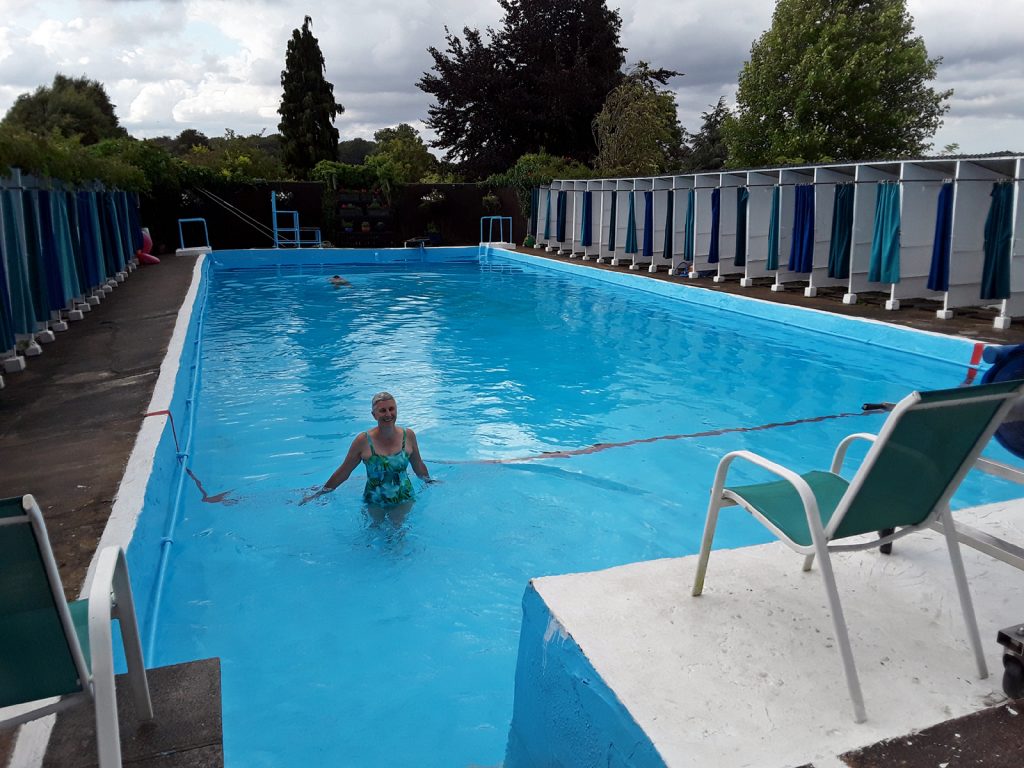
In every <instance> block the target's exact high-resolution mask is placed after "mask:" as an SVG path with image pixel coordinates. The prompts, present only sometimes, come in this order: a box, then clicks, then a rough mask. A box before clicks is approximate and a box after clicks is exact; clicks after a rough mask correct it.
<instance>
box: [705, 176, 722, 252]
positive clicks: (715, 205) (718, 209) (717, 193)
mask: <svg viewBox="0 0 1024 768" xmlns="http://www.w3.org/2000/svg"><path fill="white" fill-rule="evenodd" d="M721 215H722V190H721V189H718V188H717V187H716V188H715V189H713V190H711V245H710V246H709V247H708V263H709V264H717V263H718V232H719V229H720V221H721Z"/></svg>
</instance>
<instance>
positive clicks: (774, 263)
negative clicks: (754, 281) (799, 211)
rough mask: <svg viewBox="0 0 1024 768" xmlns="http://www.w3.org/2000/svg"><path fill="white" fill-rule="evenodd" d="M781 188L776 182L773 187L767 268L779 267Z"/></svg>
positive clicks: (775, 268)
mask: <svg viewBox="0 0 1024 768" xmlns="http://www.w3.org/2000/svg"><path fill="white" fill-rule="evenodd" d="M780 192H781V189H780V188H779V185H778V184H776V185H775V186H774V187H772V210H771V213H770V214H768V216H769V219H768V263H767V264H766V265H765V267H766V269H770V270H777V269H778V268H779V197H780Z"/></svg>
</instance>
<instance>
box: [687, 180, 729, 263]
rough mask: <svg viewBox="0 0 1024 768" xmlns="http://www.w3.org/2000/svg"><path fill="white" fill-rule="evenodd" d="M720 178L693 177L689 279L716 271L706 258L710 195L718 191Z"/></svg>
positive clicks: (709, 236) (709, 231)
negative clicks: (691, 249) (692, 243)
mask: <svg viewBox="0 0 1024 768" xmlns="http://www.w3.org/2000/svg"><path fill="white" fill-rule="evenodd" d="M720 177H721V174H718V173H698V174H697V175H696V176H695V177H694V206H693V211H694V217H693V230H694V248H693V263H692V264H691V265H690V277H698V276H699V275H700V273H701V272H717V271H718V265H717V264H713V263H712V262H710V261H708V256H710V255H711V194H712V192H714V190H716V189H718V183H719V180H720ZM719 251H721V249H719Z"/></svg>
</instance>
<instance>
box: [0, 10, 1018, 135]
mask: <svg viewBox="0 0 1024 768" xmlns="http://www.w3.org/2000/svg"><path fill="white" fill-rule="evenodd" d="M608 4H609V6H610V7H612V8H618V9H619V11H620V13H621V16H622V44H623V45H624V46H625V47H626V48H627V53H626V60H627V63H632V62H634V61H636V60H637V59H641V58H642V59H644V60H646V61H648V62H650V63H651V64H652V65H654V66H657V67H667V68H670V69H675V70H678V71H680V72H684V73H685V77H682V78H678V79H676V80H675V81H673V82H672V83H671V85H672V86H673V87H674V88H675V89H676V92H677V102H678V104H679V116H680V120H681V121H682V123H683V127H685V128H686V129H688V130H690V131H696V130H697V129H698V128H699V127H700V124H701V118H700V114H701V112H704V111H706V110H707V109H708V108H709V107H711V106H713V105H714V104H715V102H716V101H717V100H718V97H719V96H725V97H726V99H727V100H728V101H729V102H730V103H731V102H732V101H733V99H734V98H735V89H736V77H737V74H738V72H739V70H740V68H741V66H742V65H743V62H744V61H745V60H746V58H747V56H748V54H749V51H750V45H751V43H752V42H753V41H754V40H755V39H756V38H757V37H758V36H759V35H760V34H761V33H762V32H763V31H764V30H765V29H766V28H767V27H768V26H769V24H770V23H771V13H772V9H773V8H774V3H773V2H771V1H770V0H618V1H616V0H609V3H608ZM908 5H909V9H910V12H911V14H912V15H913V17H914V19H915V22H916V30H917V32H918V34H920V35H921V36H923V37H924V40H925V43H926V45H927V47H928V53H929V55H931V56H941V57H942V58H943V63H942V65H941V66H940V68H939V76H938V81H937V82H936V83H935V87H936V88H954V89H955V93H954V95H953V98H952V100H951V102H950V104H951V108H950V110H949V112H948V114H947V115H946V118H945V125H944V126H943V127H942V128H941V129H940V130H939V133H938V134H937V135H936V137H935V149H936V151H938V150H941V149H942V147H943V146H945V145H946V144H950V143H954V142H955V143H958V144H959V145H960V151H961V152H964V153H981V152H994V151H999V150H1014V151H1024V2H1021V0H1010V2H1006V0H1001V1H1000V2H995V0H969V1H968V2H965V1H964V0H910V2H909V4H908ZM0 7H2V9H3V14H2V17H0V113H5V112H6V111H7V109H8V108H9V107H10V105H11V104H12V103H13V102H14V100H15V98H17V96H18V95H19V94H21V93H25V92H31V91H33V90H35V88H36V87H38V86H39V85H44V84H50V83H51V82H52V81H53V76H54V74H55V73H57V72H61V73H63V74H66V75H69V76H81V75H85V76H87V77H89V78H91V79H94V80H99V81H100V82H102V83H103V84H104V86H105V87H106V89H107V93H108V94H109V95H110V97H111V100H112V101H113V102H114V104H115V105H116V108H117V114H118V117H119V119H120V121H121V124H122V125H123V126H125V127H126V128H127V129H128V131H129V132H130V133H131V134H132V135H134V136H138V137H140V138H142V137H150V136H160V135H169V136H175V135H177V134H178V133H180V132H181V131H182V130H184V129H185V128H195V129H198V130H200V131H202V132H203V133H205V134H207V135H208V136H220V135H223V133H224V130H225V129H227V128H231V129H233V130H235V131H236V132H238V133H244V134H249V133H257V132H259V131H262V130H265V131H266V132H267V133H274V132H275V131H276V130H277V121H278V116H277V112H276V110H277V105H278V102H279V99H280V96H281V86H280V75H281V69H282V67H283V65H284V54H285V48H286V45H287V42H288V39H289V37H290V35H291V32H292V30H293V29H295V28H296V27H299V26H301V24H302V20H303V17H304V16H305V15H306V14H308V15H310V16H311V17H312V18H313V34H314V35H315V36H316V37H317V38H318V39H319V40H320V47H321V49H322V51H323V54H324V59H325V61H326V64H327V79H328V80H329V81H330V82H332V83H333V84H334V93H335V96H336V97H337V99H338V101H340V102H341V103H342V104H343V105H344V106H345V113H344V115H342V116H341V118H339V120H338V122H337V127H338V130H339V131H340V133H341V137H342V139H351V138H356V137H363V138H372V136H373V132H374V131H375V130H377V129H378V128H382V127H385V126H392V125H396V124H398V123H401V122H406V123H410V124H412V125H413V126H415V127H417V128H419V129H421V130H422V129H423V120H424V119H425V118H426V116H427V106H428V104H429V103H430V100H429V98H428V97H427V95H426V94H424V93H423V92H422V91H420V90H419V89H418V88H416V86H415V83H416V81H417V80H418V79H419V77H420V75H421V74H422V73H423V72H424V71H426V70H427V69H429V67H430V64H431V59H430V56H429V55H428V54H427V46H429V45H435V46H437V47H439V48H443V47H444V27H445V26H446V25H447V26H448V27H450V28H451V29H452V30H453V31H456V30H457V31H459V33H460V34H461V30H462V28H463V27H465V26H470V27H479V28H483V27H486V26H488V25H491V26H495V25H497V24H498V22H499V21H500V18H501V9H500V7H499V6H498V4H497V3H496V2H493V1H492V0H306V2H304V3H298V2H294V0H2V3H0ZM543 32H544V31H543V30H542V29H538V30H536V34H538V35H542V34H543Z"/></svg>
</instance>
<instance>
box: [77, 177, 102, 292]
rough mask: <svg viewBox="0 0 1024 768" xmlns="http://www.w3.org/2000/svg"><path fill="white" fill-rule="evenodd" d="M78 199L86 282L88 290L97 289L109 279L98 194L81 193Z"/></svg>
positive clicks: (79, 226)
mask: <svg viewBox="0 0 1024 768" xmlns="http://www.w3.org/2000/svg"><path fill="white" fill-rule="evenodd" d="M77 197H78V228H79V234H80V236H81V238H82V252H83V254H84V255H85V282H86V286H87V290H91V289H93V288H96V287H97V286H99V285H100V284H101V283H103V282H104V281H105V280H106V279H107V277H106V275H107V273H106V264H105V262H104V260H103V240H102V237H101V234H100V217H99V209H98V206H97V202H96V193H95V192H87V191H84V190H83V191H81V192H79V193H78V195H77Z"/></svg>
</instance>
